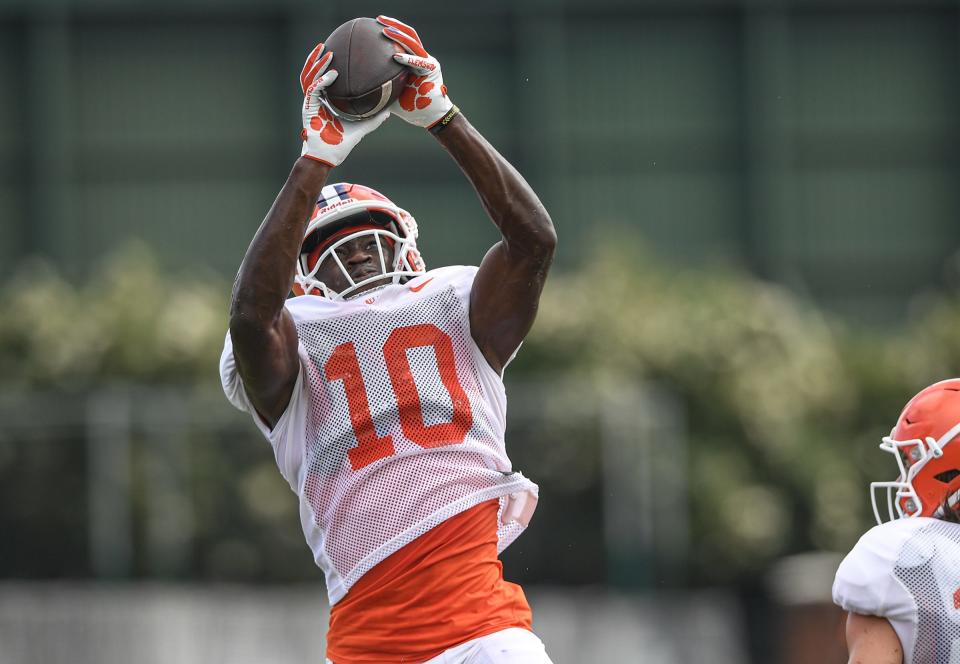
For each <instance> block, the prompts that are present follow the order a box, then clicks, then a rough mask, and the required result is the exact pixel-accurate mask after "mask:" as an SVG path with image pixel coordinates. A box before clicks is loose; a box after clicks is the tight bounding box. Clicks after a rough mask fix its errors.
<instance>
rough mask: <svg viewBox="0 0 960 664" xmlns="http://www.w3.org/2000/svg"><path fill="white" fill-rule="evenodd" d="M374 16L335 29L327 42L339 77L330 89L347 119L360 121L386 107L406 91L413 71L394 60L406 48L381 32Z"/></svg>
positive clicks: (334, 106)
mask: <svg viewBox="0 0 960 664" xmlns="http://www.w3.org/2000/svg"><path fill="white" fill-rule="evenodd" d="M382 30H383V26H382V25H380V24H379V23H377V22H376V20H374V19H372V18H355V19H353V20H352V21H347V22H346V23H344V24H343V25H341V26H340V27H339V28H337V29H336V30H334V31H333V32H332V33H331V34H330V36H329V37H327V40H326V41H325V42H324V46H325V47H324V50H325V51H332V52H333V63H332V64H331V65H330V68H331V69H336V70H337V73H338V74H339V75H338V76H337V80H335V81H334V82H333V83H332V84H331V85H330V87H328V88H327V89H326V97H327V101H328V102H329V103H330V106H332V109H333V110H334V112H336V113H337V115H339V116H340V117H342V118H343V119H346V120H360V119H362V118H367V117H370V116H371V115H374V114H376V113H377V112H378V111H380V110H381V109H383V108H385V107H386V106H388V105H389V104H391V103H392V102H393V101H395V100H396V98H397V97H399V96H400V92H401V91H402V90H403V88H404V86H405V85H406V82H407V76H408V72H409V70H408V69H407V68H406V67H404V66H403V65H401V64H400V63H398V62H396V61H395V60H394V59H393V54H394V53H402V52H403V47H401V46H400V45H399V44H396V43H395V42H393V41H391V40H389V39H387V38H386V37H384V36H383V35H382V34H381V31H382Z"/></svg>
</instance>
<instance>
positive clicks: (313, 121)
mask: <svg viewBox="0 0 960 664" xmlns="http://www.w3.org/2000/svg"><path fill="white" fill-rule="evenodd" d="M310 128H311V129H313V130H314V131H318V132H320V138H321V139H322V140H323V142H324V143H326V144H327V145H339V144H340V143H341V142H342V141H343V124H341V122H340V120H339V119H338V118H336V117H334V115H333V113H331V112H330V111H329V110H328V109H327V108H326V107H321V108H320V112H319V113H317V115H315V116H313V117H312V118H310Z"/></svg>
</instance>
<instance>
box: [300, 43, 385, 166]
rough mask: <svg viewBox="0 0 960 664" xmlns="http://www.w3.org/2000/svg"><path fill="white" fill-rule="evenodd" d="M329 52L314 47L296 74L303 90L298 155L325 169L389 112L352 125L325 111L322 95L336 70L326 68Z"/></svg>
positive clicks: (328, 64)
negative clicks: (324, 166)
mask: <svg viewBox="0 0 960 664" xmlns="http://www.w3.org/2000/svg"><path fill="white" fill-rule="evenodd" d="M332 60H333V53H324V52H323V44H317V45H316V47H315V48H314V49H313V50H312V51H310V55H308V56H307V61H306V62H305V63H304V64H303V71H301V72H300V88H301V89H302V90H303V131H302V132H301V133H300V137H301V138H302V139H303V150H302V151H301V153H300V155H301V156H303V157H308V158H310V159H314V160H316V161H320V162H323V163H324V164H327V165H329V166H337V165H339V164H341V163H342V162H343V160H344V159H346V158H347V155H348V154H350V151H351V150H353V148H355V147H356V146H357V143H359V142H360V139H362V138H363V137H364V136H366V135H367V134H369V133H370V132H372V131H373V130H374V129H376V128H377V127H379V126H380V125H382V124H383V123H384V122H385V121H386V119H387V118H388V117H390V111H389V110H387V109H384V110H383V111H381V112H380V113H378V114H376V115H374V116H373V117H369V118H365V119H363V120H357V121H355V122H350V121H343V120H341V119H340V118H338V117H336V116H335V115H334V114H333V113H331V112H330V109H329V108H327V106H326V103H325V102H324V100H323V96H322V92H323V90H324V89H325V88H327V87H328V86H329V85H330V84H331V83H333V82H334V81H335V80H337V70H336V69H330V62H331V61H332Z"/></svg>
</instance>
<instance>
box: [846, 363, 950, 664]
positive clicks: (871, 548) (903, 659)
mask: <svg viewBox="0 0 960 664" xmlns="http://www.w3.org/2000/svg"><path fill="white" fill-rule="evenodd" d="M958 436H960V379H951V380H945V381H941V382H939V383H935V384H933V385H931V386H929V387H927V388H925V389H924V390H922V391H921V392H920V393H919V394H917V395H916V396H915V397H913V398H912V399H911V400H910V401H909V402H908V403H907V405H906V406H905V407H904V409H903V412H902V413H900V417H899V419H898V420H897V423H896V426H895V427H894V428H893V431H891V432H890V435H889V436H887V437H885V438H884V439H883V442H882V443H881V444H880V449H882V450H883V451H884V452H889V453H890V454H892V455H893V457H894V458H895V459H896V462H897V467H898V468H899V471H900V475H899V477H898V478H897V479H896V480H894V481H892V482H873V483H872V484H871V485H870V492H871V500H872V503H873V511H874V516H875V517H876V519H877V522H878V524H879V525H877V526H875V527H874V528H872V529H871V530H869V531H868V532H867V533H866V534H865V535H864V536H863V537H861V538H860V541H859V542H857V545H856V546H855V547H854V548H853V550H852V551H851V552H850V553H849V554H848V555H847V557H846V558H845V559H844V560H843V562H842V563H841V564H840V568H839V569H838V570H837V576H836V579H835V580H834V584H833V599H834V602H836V603H837V604H838V605H839V606H840V607H842V608H843V609H845V610H846V611H848V612H849V613H848V617H847V628H846V633H847V647H848V649H849V651H850V662H862V663H863V664H881V663H882V664H901V663H902V664H955V663H956V662H960V442H958V440H957V438H958ZM878 491H879V492H884V493H885V494H886V501H885V502H886V507H885V510H884V511H885V512H886V514H885V515H882V514H881V509H880V508H879V507H878V505H877V493H878ZM881 495H882V494H881ZM885 519H889V520H888V521H887V522H886V523H884V520H885Z"/></svg>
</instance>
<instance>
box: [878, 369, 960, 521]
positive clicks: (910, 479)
mask: <svg viewBox="0 0 960 664" xmlns="http://www.w3.org/2000/svg"><path fill="white" fill-rule="evenodd" d="M958 435H960V378H951V379H950V380H943V381H940V382H939V383H934V384H933V385H930V386H929V387H926V388H924V389H923V390H921V391H920V392H919V393H918V394H917V395H916V396H915V397H913V398H912V399H910V401H909V402H907V405H906V406H904V408H903V412H901V413H900V417H899V418H898V419H897V424H896V426H895V427H894V428H893V430H892V431H891V432H890V435H889V436H886V437H884V438H883V442H881V443H880V449H881V450H883V451H884V452H889V453H891V454H893V456H894V458H895V459H896V460H897V467H898V468H899V469H900V476H899V477H898V478H897V479H896V480H894V481H892V482H872V483H871V484H870V502H871V504H872V505H873V515H874V516H875V517H876V519H877V523H883V521H884V520H883V519H882V518H881V516H880V510H879V509H878V507H877V492H878V490H880V491H882V490H883V489H886V494H887V513H888V515H889V518H890V519H891V520H892V519H897V518H906V517H914V516H934V517H935V516H941V515H942V513H943V506H944V505H945V504H946V505H947V506H948V508H952V507H954V506H955V505H957V503H958V502H960V443H958V442H954V441H955V439H956V438H957V436H958Z"/></svg>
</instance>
